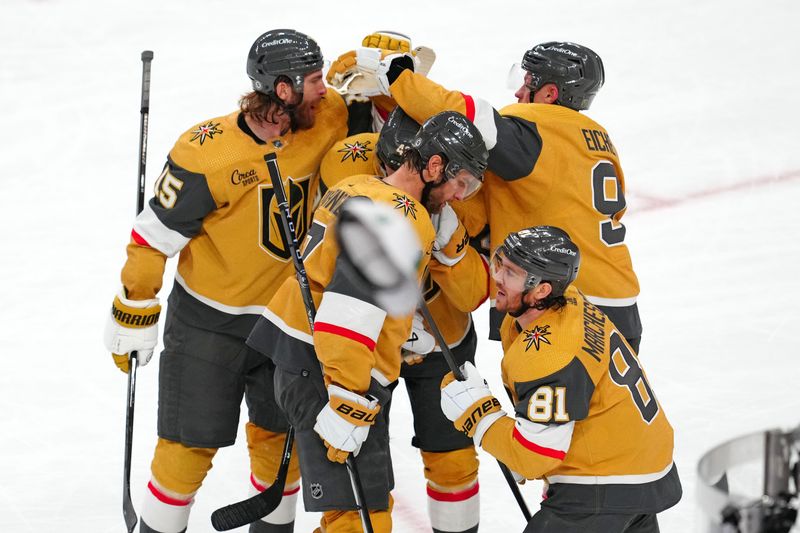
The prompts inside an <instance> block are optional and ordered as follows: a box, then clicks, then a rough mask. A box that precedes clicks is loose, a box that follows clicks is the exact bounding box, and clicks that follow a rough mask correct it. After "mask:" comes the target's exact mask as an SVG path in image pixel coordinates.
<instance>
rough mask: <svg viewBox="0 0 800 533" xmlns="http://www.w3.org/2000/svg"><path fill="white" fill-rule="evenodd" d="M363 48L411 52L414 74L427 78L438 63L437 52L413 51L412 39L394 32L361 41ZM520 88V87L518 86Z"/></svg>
mask: <svg viewBox="0 0 800 533" xmlns="http://www.w3.org/2000/svg"><path fill="white" fill-rule="evenodd" d="M361 46H366V47H368V48H382V49H384V50H396V51H398V52H411V55H412V56H414V72H417V73H418V74H422V75H423V76H427V75H428V72H430V70H431V67H432V66H433V63H434V61H436V52H434V51H433V48H430V47H427V46H417V47H416V48H413V49H412V44H411V37H409V36H408V35H403V34H402V33H397V32H394V31H387V30H382V31H376V32H373V33H371V34H369V35H367V36H366V37H364V39H363V40H362V41H361ZM517 88H519V85H517ZM515 90H516V89H515Z"/></svg>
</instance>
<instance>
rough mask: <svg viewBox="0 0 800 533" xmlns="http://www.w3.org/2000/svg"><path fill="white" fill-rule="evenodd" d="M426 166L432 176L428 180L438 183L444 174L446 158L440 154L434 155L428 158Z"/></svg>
mask: <svg viewBox="0 0 800 533" xmlns="http://www.w3.org/2000/svg"><path fill="white" fill-rule="evenodd" d="M425 168H426V169H427V170H428V175H429V177H430V179H429V180H427V181H430V182H433V183H438V182H439V181H441V179H442V177H443V176H444V159H442V156H440V155H438V154H436V155H432V156H431V158H430V159H428V164H427V165H426V167H425Z"/></svg>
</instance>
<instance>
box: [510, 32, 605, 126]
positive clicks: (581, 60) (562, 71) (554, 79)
mask: <svg viewBox="0 0 800 533" xmlns="http://www.w3.org/2000/svg"><path fill="white" fill-rule="evenodd" d="M522 68H523V69H524V70H526V71H527V72H530V74H531V83H530V84H529V85H528V88H529V89H531V91H535V90H538V89H539V88H540V87H541V86H542V85H544V84H546V83H554V84H556V86H557V87H558V100H557V101H556V103H557V104H560V105H563V106H564V107H569V108H570V109H574V110H575V111H582V110H584V109H589V106H591V105H592V100H594V97H595V95H596V94H597V92H598V91H599V90H600V88H601V87H602V86H603V82H604V81H605V71H604V70H603V61H602V60H601V59H600V56H599V55H597V54H596V53H594V52H593V51H592V50H590V49H589V48H587V47H585V46H582V45H580V44H575V43H568V42H555V41H551V42H547V43H542V44H537V45H536V46H534V47H533V48H531V49H530V50H528V51H527V52H525V54H524V55H523V56H522Z"/></svg>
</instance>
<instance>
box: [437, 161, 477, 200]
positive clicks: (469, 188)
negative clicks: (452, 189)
mask: <svg viewBox="0 0 800 533" xmlns="http://www.w3.org/2000/svg"><path fill="white" fill-rule="evenodd" d="M444 173H445V176H447V180H448V181H451V182H453V183H454V184H455V186H456V187H457V188H458V192H457V193H456V194H457V197H458V198H461V199H462V200H466V199H467V198H470V197H471V196H472V195H474V194H475V193H476V192H478V189H480V188H481V185H483V174H481V175H480V176H475V175H474V174H473V173H472V172H471V171H469V170H467V169H465V168H461V167H458V166H457V165H452V164H448V165H447V166H446V167H445V170H444Z"/></svg>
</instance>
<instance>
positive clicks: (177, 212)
mask: <svg viewBox="0 0 800 533" xmlns="http://www.w3.org/2000/svg"><path fill="white" fill-rule="evenodd" d="M346 132H347V108H346V106H345V105H344V101H343V100H342V99H341V98H339V97H338V96H337V95H333V96H329V97H327V98H324V99H323V100H322V102H321V104H320V106H319V108H318V110H317V115H316V122H315V125H314V126H313V127H312V128H311V129H308V130H300V131H297V132H294V133H292V132H289V133H287V134H285V135H283V136H280V137H276V138H273V139H270V140H269V141H268V142H264V141H262V140H261V139H259V138H258V137H256V136H255V134H254V133H253V132H252V131H251V130H250V128H249V127H248V126H247V123H246V122H245V120H244V116H243V115H242V114H241V113H240V112H238V111H237V112H234V113H231V114H230V115H227V116H223V117H218V118H214V119H211V120H207V121H204V122H202V123H200V124H197V125H196V126H194V127H192V128H191V129H189V130H188V131H187V132H185V133H184V134H183V135H181V137H180V138H179V139H178V141H177V142H176V143H175V146H174V147H173V149H172V151H171V152H170V154H169V156H168V158H167V163H166V165H165V166H164V170H163V172H162V173H161V176H160V177H159V178H158V180H157V182H156V184H155V196H154V197H153V198H152V199H151V200H150V201H149V203H148V204H147V206H146V207H145V209H144V210H143V211H142V213H141V214H140V215H139V216H138V217H137V218H136V221H135V223H134V226H133V231H132V233H131V236H132V239H131V243H130V244H129V245H128V261H127V263H126V265H125V267H124V268H123V271H122V282H123V285H124V286H125V287H126V289H127V291H128V296H129V297H130V298H133V299H143V298H152V297H153V296H155V294H156V293H157V292H158V290H159V289H160V287H161V278H162V276H163V271H164V262H165V259H166V258H167V257H172V256H174V255H176V254H179V261H178V269H177V274H176V277H175V285H174V289H173V292H172V294H171V295H170V302H169V303H170V307H171V312H176V313H179V314H180V316H181V317H182V319H183V320H186V321H188V322H189V323H191V324H193V325H196V326H197V327H201V328H204V329H209V330H213V331H220V332H224V333H231V334H235V335H239V336H242V337H246V336H247V334H248V333H249V331H250V329H251V328H252V326H253V324H254V323H255V320H256V318H257V317H258V316H259V315H260V314H261V312H262V311H263V309H264V307H265V306H266V304H267V302H269V299H270V298H271V296H272V295H273V294H274V292H275V290H276V289H277V287H278V286H279V285H280V283H281V282H283V280H284V279H285V278H286V277H288V276H289V275H291V273H292V272H293V267H292V263H291V261H290V255H289V250H288V247H287V244H286V243H285V242H284V238H283V236H282V233H281V231H280V224H281V223H280V216H279V214H278V209H277V204H276V201H275V195H274V193H273V190H272V184H271V181H270V179H269V175H268V173H267V168H266V165H265V163H264V155H265V154H268V153H272V152H274V153H276V154H278V159H277V161H278V164H279V165H280V169H281V172H282V177H283V180H284V187H285V190H286V191H287V196H288V197H289V201H290V204H291V209H292V213H293V215H294V217H295V226H296V228H297V235H298V238H300V239H302V238H303V237H304V236H305V234H306V231H307V229H308V221H309V218H310V215H311V209H312V202H313V198H314V195H315V194H316V189H317V182H318V178H317V171H318V168H319V165H320V162H321V160H322V157H323V156H324V155H325V153H327V151H328V149H329V148H330V147H331V146H332V145H333V143H334V142H335V141H336V140H338V139H341V138H343V137H344V136H345V135H346Z"/></svg>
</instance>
